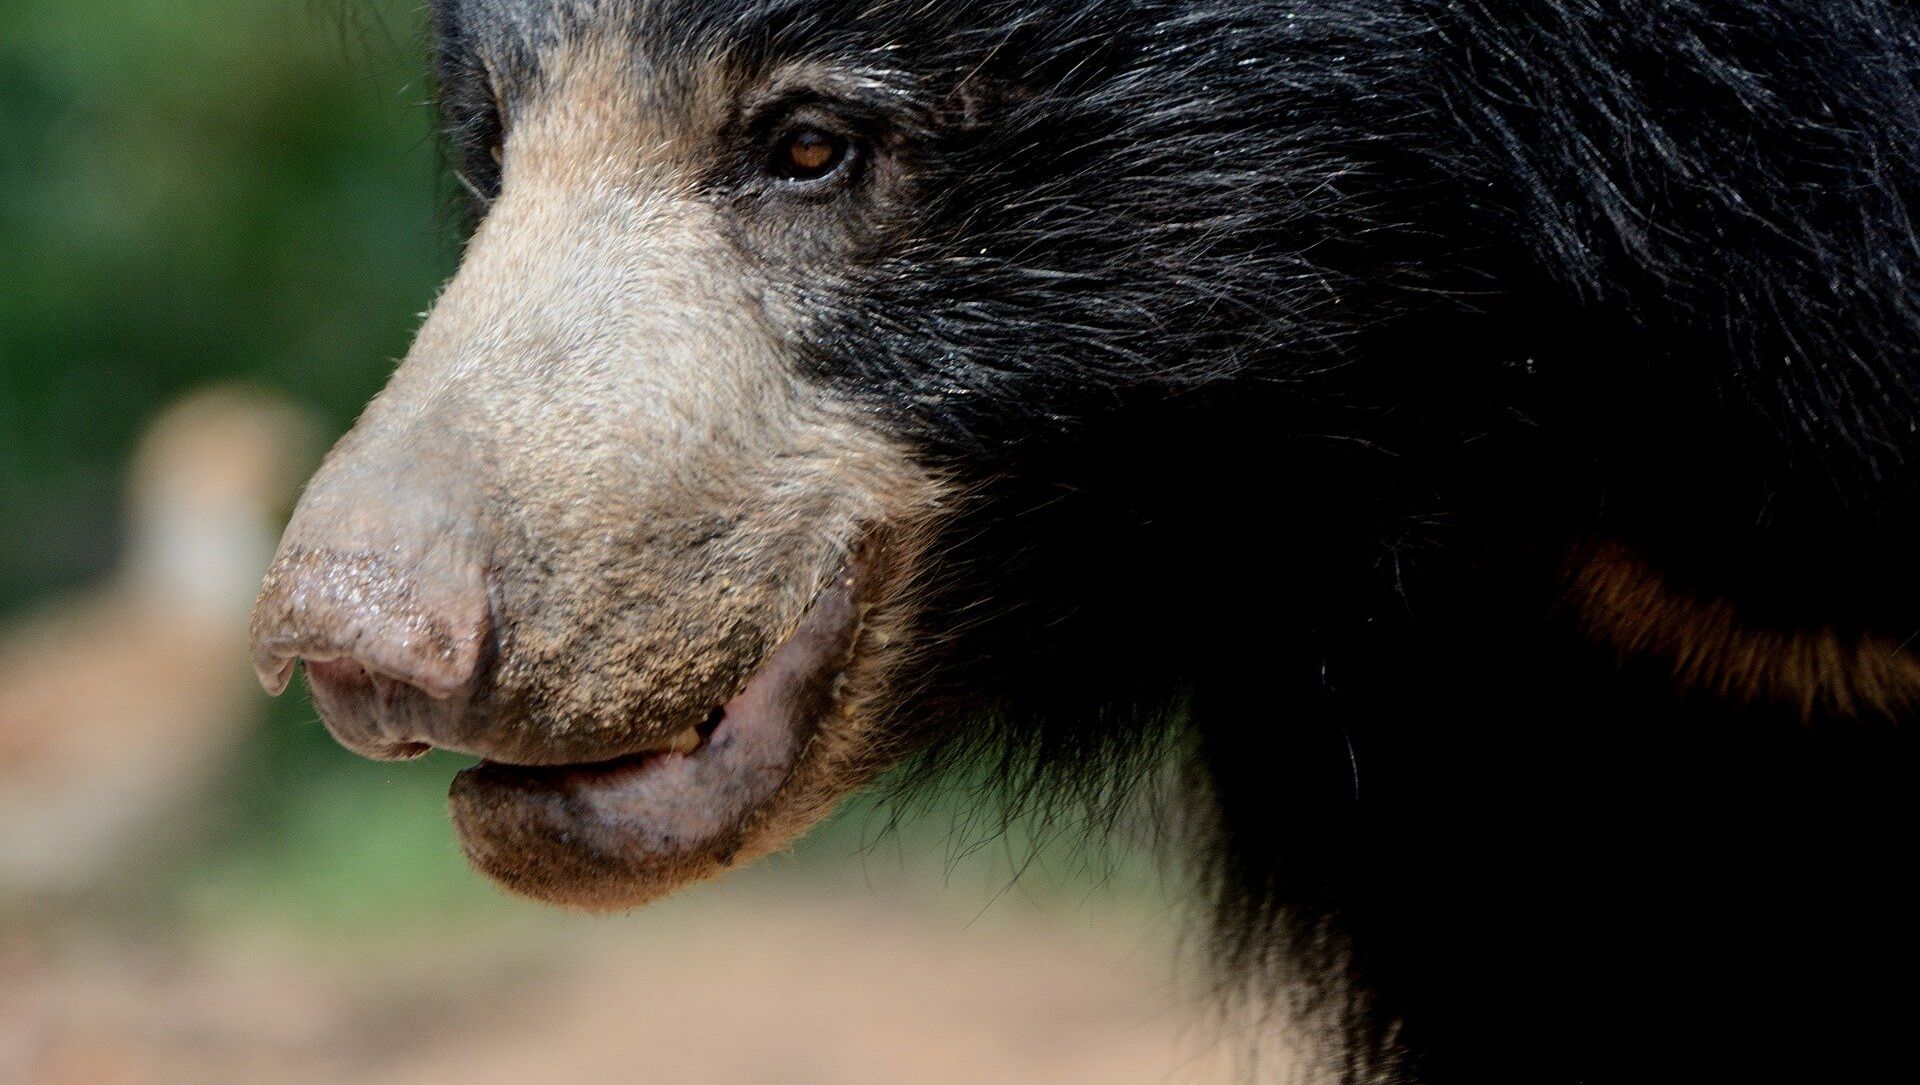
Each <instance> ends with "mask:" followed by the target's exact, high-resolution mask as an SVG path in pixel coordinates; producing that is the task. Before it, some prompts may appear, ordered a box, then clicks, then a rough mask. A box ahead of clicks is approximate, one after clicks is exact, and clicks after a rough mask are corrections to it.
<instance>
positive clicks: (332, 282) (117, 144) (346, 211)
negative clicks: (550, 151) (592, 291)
mask: <svg viewBox="0 0 1920 1085" xmlns="http://www.w3.org/2000/svg"><path fill="white" fill-rule="evenodd" d="M336 2H338V0H319V2H318V3H312V4H310V3H308V2H307V0H294V2H292V3H282V2H272V0H269V2H261V0H167V2H165V3H144V2H133V0H107V2H103V3H73V2H71V0H7V2H6V3H5V4H0V609H7V610H11V609H13V608H14V607H15V606H17V605H18V604H20V603H22V602H25V601H28V600H30V599H32V598H34V597H36V596H38V595H39V594H41V593H43V592H45V591H46V590H48V589H50V588H54V587H59V586H65V585H67V584H70V583H72V582H75V581H77V580H79V579H81V578H83V577H85V576H87V575H89V574H92V573H95V572H97V571H98V570H100V569H101V568H103V567H104V566H105V565H106V563H107V562H108V561H109V560H110V559H111V556H112V552H113V544H114V538H113V534H112V532H111V531H110V530H108V529H109V528H110V526H111V524H112V521H113V511H114V508H115V505H116V500H117V496H118V493H117V490H118V486H119V482H118V472H119V470H120V469H121V467H122V466H123V465H124V463H125V460H126V455H127V452H128V450H129V447H130V445H131V442H132V441H133V439H134V437H135V435H136V434H137V433H138V432H139V430H140V427H141V425H142V423H143V421H144V420H145V419H146V418H147V417H148V416H149V415H150V414H151V413H152V412H153V410H154V409H155V407H156V406H157V405H158V404H160V403H162V402H164V401H166V400H168V399H170V398H172V397H174V396H175V395H177V394H179V393H180V392H182V391H184V390H186V389H188V388H191V387H193V386H196V385H200V384H203V383H206V382H208V381H211V380H224V379H232V378H243V379H248V380H252V381H254V382H257V383H261V384H264V385H267V386H270V387H275V388H279V389H281V390H283V391H286V392H288V393H290V394H291V395H292V396H293V397H294V398H295V399H297V400H299V401H300V402H302V403H305V404H308V405H310V406H311V407H314V408H316V409H318V410H320V411H321V412H323V413H324V414H326V415H329V416H330V420H331V421H333V422H334V423H336V424H337V425H340V426H342V427H343V426H344V425H345V424H346V423H347V422H348V421H349V420H350V419H351V417H352V414H353V412H354V411H355V410H356V409H357V408H358V406H359V405H360V404H361V403H363V402H365V400H366V398H367V396H368V395H369V394H371V393H372V392H373V391H374V390H375V389H376V388H377V387H378V386H379V384H380V383H381V381H382V380H383V379H384V375H385V373H386V372H387V371H388V369H389V368H390V366H391V364H392V360H393V359H394V358H395V357H396V356H397V355H399V354H400V353H401V352H402V351H403V350H404V349H405V345H406V340H407V336H408V333H409V331H410V329H411V327H412V325H413V324H414V320H415V317H414V314H415V313H417V312H418V311H419V310H420V309H422V308H424V307H425V305H426V302H427V301H428V300H429V299H430V298H431V296H432V293H433V290H434V288H435V284H436V283H437V282H438V281H439V280H440V279H441V278H442V277H444V275H445V274H446V273H447V272H448V270H449V269H450V268H451V266H452V258H453V254H454V247H455V242H456V240H457V239H456V234H455V231H453V230H451V229H449V228H448V226H447V223H448V215H447V213H446V211H445V209H446V208H447V207H448V206H449V204H448V201H447V200H446V199H445V198H444V192H445V185H444V183H443V182H442V179H441V171H440V169H439V166H438V156H437V152H436V148H435V146H434V133H433V118H432V112H431V110H430V109H429V108H428V107H427V104H426V103H427V100H428V99H429V97H430V93H431V92H430V88H429V87H428V86H427V85H426V83H425V82H424V81H423V79H422V73H423V71H424V62H423V61H422V60H421V59H420V57H419V56H418V42H419V35H418V32H417V29H418V28H417V26H416V22H417V19H418V14H417V12H418V5H417V4H414V3H411V2H409V3H392V2H389V0H352V4H351V7H350V8H349V7H346V6H339V7H336V6H334V5H335V3H336Z"/></svg>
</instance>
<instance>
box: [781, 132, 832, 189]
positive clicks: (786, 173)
mask: <svg viewBox="0 0 1920 1085" xmlns="http://www.w3.org/2000/svg"><path fill="white" fill-rule="evenodd" d="M852 151H853V148H852V146H851V145H850V144H849V143H848V142H847V137H845V136H843V135H840V134H839V133H837V132H830V131H828V130H826V129H824V128H814V127H806V128H796V129H793V130H792V131H790V132H788V133H787V134H786V135H784V136H782V137H781V138H780V141H779V143H778V145H777V146H776V147H775V148H774V152H773V161H772V162H771V163H770V168H771V170H772V172H773V175H774V176H775V177H778V178H780V179H781V180H783V181H792V182H796V183H802V182H807V181H818V180H822V179H824V178H827V177H831V176H833V175H834V174H835V173H838V172H839V171H840V170H841V168H842V167H844V166H845V165H846V164H847V161H848V159H849V158H851V157H852Z"/></svg>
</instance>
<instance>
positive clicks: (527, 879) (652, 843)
mask: <svg viewBox="0 0 1920 1085" xmlns="http://www.w3.org/2000/svg"><path fill="white" fill-rule="evenodd" d="M859 573H860V570H859V567H858V564H857V563H856V564H853V565H849V566H848V567H847V568H846V569H844V570H843V571H842V572H841V573H840V574H839V575H837V576H835V577H834V578H833V579H832V580H831V581H830V582H829V583H828V585H827V586H826V587H825V588H824V589H823V590H822V591H821V592H820V594H819V595H818V596H817V597H816V598H815V599H814V601H813V603H812V604H811V606H810V607H809V608H808V610H807V612H806V614H805V616H804V617H803V618H802V619H801V622H800V624H799V626H798V627H797V628H796V629H795V631H794V632H793V634H792V635H791V636H789V637H788V638H787V640H786V641H784V642H782V643H781V644H780V645H779V646H778V647H777V648H775V649H774V650H773V652H772V653H771V654H770V655H769V656H768V657H767V658H766V660H765V661H764V662H762V663H761V664H760V666H759V668H758V670H756V671H755V672H754V673H753V674H752V675H751V676H750V677H749V678H748V679H747V681H746V682H745V684H744V685H743V686H742V687H741V689H740V690H739V692H738V693H736V694H735V695H734V696H733V697H732V698H731V699H729V700H728V701H727V702H726V703H725V704H723V705H721V706H720V707H719V708H717V709H715V710H714V711H713V712H712V713H711V714H710V715H709V716H708V717H707V719H706V721H705V722H703V723H702V724H700V725H698V726H697V727H691V728H688V729H686V730H684V731H682V732H680V733H678V734H676V735H673V736H671V737H669V738H668V739H666V740H665V741H664V742H663V743H661V744H660V745H657V746H655V747H653V748H650V749H646V750H640V751H637V752H631V753H625V754H623V755H621V756H618V757H614V758H611V759H608V760H603V761H583V762H578V763H573V764H541V765H521V764H510V763H505V762H499V761H491V760H482V761H481V762H480V763H479V764H478V765H476V766H474V767H472V768H470V769H467V770H465V771H464V772H461V773H460V774H459V775H458V776H457V777H455V779H454V782H453V787H452V790H451V793H450V795H449V807H450V810H451V812H452V816H453V822H454V826H455V828H456V830H457V831H458V833H459V836H460V841H461V846H462V848H463V849H464V850H465V851H466V853H467V856H468V858H469V859H470V860H471V861H472V862H473V863H474V865H475V866H477V867H478V868H479V869H480V870H481V871H483V872H484V873H486V874H487V875H488V876H490V877H492V878H494V879H495V880H496V881H499V882H500V883H502V884H503V885H504V886H505V887H507V888H509V889H511V890H514V891H516V892H519V893H522V894H525V895H528V896H532V897H535V898H537V899H541V900H547V901H550V902H553V903H561V904H570V905H575V906H581V907H630V906H633V905H637V904H640V903H644V902H645V901H647V900H650V899H653V898H654V897H657V896H660V895H663V894H665V893H667V892H670V891H671V890H672V889H674V888H677V887H678V886H679V885H681V884H684V883H685V882H687V881H689V880H693V879H695V878H699V877H704V876H707V875H710V874H712V873H715V872H717V871H718V870H719V869H721V868H724V867H726V866H729V865H731V864H732V863H733V862H734V861H735V859H736V858H737V857H739V855H740V853H741V852H742V850H744V849H745V847H746V845H747V844H748V843H749V841H750V838H751V837H752V835H753V834H754V831H755V830H756V829H757V828H758V827H759V826H760V825H761V824H762V823H763V822H765V821H766V820H767V819H768V817H769V816H770V815H771V814H772V813H773V811H772V809H771V808H773V807H776V806H778V805H780V804H779V803H778V802H777V801H776V800H777V799H778V797H779V795H780V793H781V791H782V790H783V788H785V787H786V785H787V784H788V783H789V781H791V780H792V778H793V777H794V775H795V772H796V770H797V769H798V768H800V766H801V765H802V764H803V762H804V761H805V760H806V757H807V753H808V750H809V748H810V747H811V745H812V743H813V740H814V739H815V737H816V735H817V734H818V732H819V731H820V728H821V724H822V722H823V721H824V720H825V719H826V718H827V717H828V716H829V715H830V714H831V713H832V712H834V711H836V710H837V709H838V708H840V707H841V703H842V701H843V699H844V698H843V687H844V685H845V683H846V673H847V668H848V665H849V664H850V663H851V661H852V660H853V657H854V655H855V653H856V649H857V646H858V642H859V640H860V634H861V631H862V626H863V621H862V609H861V599H860V590H859V589H860V584H861V579H862V578H861V576H860V575H859Z"/></svg>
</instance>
